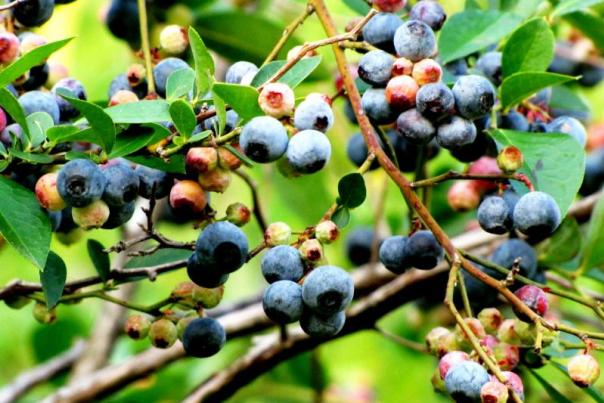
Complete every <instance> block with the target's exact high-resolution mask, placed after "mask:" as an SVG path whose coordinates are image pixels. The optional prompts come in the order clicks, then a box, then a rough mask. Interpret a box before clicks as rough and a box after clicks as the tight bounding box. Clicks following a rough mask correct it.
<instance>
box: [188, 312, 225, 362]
mask: <svg viewBox="0 0 604 403" xmlns="http://www.w3.org/2000/svg"><path fill="white" fill-rule="evenodd" d="M225 342H226V332H225V331H224V328H223V327H222V325H221V324H220V322H218V321H217V320H216V319H213V318H197V319H194V320H192V321H191V323H189V325H188V326H187V328H186V329H185V331H184V333H183V335H182V345H183V347H184V349H185V352H186V353H187V355H189V356H192V357H199V358H205V357H210V356H212V355H215V354H216V353H218V352H219V351H220V350H221V349H222V347H223V346H224V343H225Z"/></svg>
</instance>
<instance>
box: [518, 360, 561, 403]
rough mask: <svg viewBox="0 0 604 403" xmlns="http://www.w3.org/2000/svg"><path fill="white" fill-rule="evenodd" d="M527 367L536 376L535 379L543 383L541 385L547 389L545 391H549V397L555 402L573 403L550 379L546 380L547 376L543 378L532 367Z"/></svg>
mask: <svg viewBox="0 0 604 403" xmlns="http://www.w3.org/2000/svg"><path fill="white" fill-rule="evenodd" d="M527 369H528V371H529V372H530V373H531V374H532V375H533V376H534V377H535V379H537V381H538V382H539V383H540V384H541V386H543V389H545V391H546V392H547V394H548V395H549V397H550V398H551V399H552V401H553V402H556V403H572V401H571V400H569V399H567V398H566V397H564V395H563V394H562V393H560V392H558V390H557V389H556V388H554V387H553V386H552V385H551V384H550V383H549V382H548V381H546V380H545V378H543V377H542V376H541V375H539V374H538V373H537V371H535V370H534V369H532V368H527Z"/></svg>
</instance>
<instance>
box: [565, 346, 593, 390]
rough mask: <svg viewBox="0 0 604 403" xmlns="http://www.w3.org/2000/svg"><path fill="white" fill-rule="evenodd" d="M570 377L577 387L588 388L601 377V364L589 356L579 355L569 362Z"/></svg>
mask: <svg viewBox="0 0 604 403" xmlns="http://www.w3.org/2000/svg"><path fill="white" fill-rule="evenodd" d="M568 375H569V376H570V378H571V379H572V380H573V382H574V383H575V385H577V386H579V387H581V388H586V387H588V386H591V385H593V384H594V382H596V380H597V379H598V377H599V376H600V364H599V363H598V361H597V360H596V359H595V358H594V357H593V356H591V355H589V354H577V355H575V356H574V357H573V358H571V359H570V361H569V362H568Z"/></svg>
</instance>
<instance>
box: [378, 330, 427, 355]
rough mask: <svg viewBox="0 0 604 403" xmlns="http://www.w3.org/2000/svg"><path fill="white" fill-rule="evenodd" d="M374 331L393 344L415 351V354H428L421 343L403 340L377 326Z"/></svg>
mask: <svg viewBox="0 0 604 403" xmlns="http://www.w3.org/2000/svg"><path fill="white" fill-rule="evenodd" d="M375 331H376V332H378V333H379V334H381V335H382V336H384V337H385V338H387V339H388V340H391V341H393V342H395V343H396V344H399V345H401V346H403V347H406V348H410V349H411V350H415V351H417V352H420V353H424V354H427V353H428V350H427V349H426V346H424V345H423V344H422V343H418V342H416V341H413V340H408V339H405V338H403V337H401V336H399V335H396V334H394V333H390V332H388V331H386V330H384V329H382V328H381V327H378V326H376V327H375Z"/></svg>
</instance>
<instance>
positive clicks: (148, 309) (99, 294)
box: [59, 290, 173, 315]
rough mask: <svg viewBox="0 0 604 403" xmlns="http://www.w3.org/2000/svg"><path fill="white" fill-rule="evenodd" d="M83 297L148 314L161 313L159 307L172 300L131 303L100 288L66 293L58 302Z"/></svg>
mask: <svg viewBox="0 0 604 403" xmlns="http://www.w3.org/2000/svg"><path fill="white" fill-rule="evenodd" d="M85 298H99V299H102V300H105V301H108V302H111V303H113V304H116V305H120V306H123V307H124V308H128V309H131V310H133V311H138V312H143V313H147V314H150V315H157V314H159V313H161V312H160V309H161V308H163V307H164V306H166V305H168V304H170V303H172V302H173V301H172V299H171V298H166V299H163V300H161V301H159V302H157V303H155V304H153V305H149V306H143V305H138V304H132V303H130V302H128V301H124V300H122V299H119V298H115V297H113V296H111V295H109V294H107V293H105V292H104V291H102V290H95V291H89V292H83V293H79V294H72V295H66V296H64V297H61V299H59V302H68V301H74V300H75V301H77V300H81V299H85Z"/></svg>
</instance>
